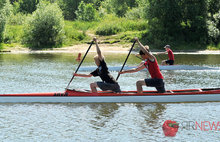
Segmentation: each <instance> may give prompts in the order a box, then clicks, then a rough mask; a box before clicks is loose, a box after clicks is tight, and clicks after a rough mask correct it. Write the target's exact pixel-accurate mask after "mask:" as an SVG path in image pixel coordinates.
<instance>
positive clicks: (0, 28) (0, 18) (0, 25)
mask: <svg viewBox="0 0 220 142" xmlns="http://www.w3.org/2000/svg"><path fill="white" fill-rule="evenodd" d="M5 24H6V18H5V16H4V15H3V14H2V13H0V42H2V41H3V37H4V31H5Z"/></svg>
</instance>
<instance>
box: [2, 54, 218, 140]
mask: <svg viewBox="0 0 220 142" xmlns="http://www.w3.org/2000/svg"><path fill="white" fill-rule="evenodd" d="M77 55H78V53H76V52H72V53H47V52H42V53H2V54H0V88H1V89H0V94H8V93H32V92H57V91H64V90H65V88H66V86H67V84H68V83H69V81H70V79H71V78H72V74H73V73H74V72H75V70H76V68H77V67H78V65H79V63H78V62H77V61H76V60H75V59H76V58H77ZM94 55H95V53H94V52H91V53H89V54H88V55H87V57H86V58H85V61H84V62H83V64H82V66H95V63H94V60H93V56H94ZM104 55H105V58H106V62H107V64H108V65H109V66H114V65H117V66H119V65H122V64H123V62H124V60H125V58H126V56H127V53H115V52H109V53H107V52H106V53H104ZM156 57H157V60H158V62H159V63H160V62H161V59H160V58H159V57H158V56H156ZM161 57H162V58H164V59H166V58H167V55H161ZM219 57H220V55H218V54H175V59H176V62H175V63H176V64H179V65H193V66H202V67H214V68H219V65H220V60H219ZM139 63H140V59H138V58H136V57H134V54H133V53H132V54H131V55H130V57H129V58H128V61H127V63H126V65H138V64H139ZM161 72H162V74H163V76H164V81H165V88H166V89H167V90H172V89H192V88H209V87H220V83H219V79H220V70H201V71H192V70H191V71H184V70H182V71H164V70H163V71H161ZM78 73H89V72H78ZM111 74H112V75H113V76H114V77H115V78H116V77H117V75H118V74H117V72H111ZM145 77H150V75H149V73H148V72H144V71H142V72H137V73H132V74H123V75H120V77H119V79H118V82H119V84H120V86H121V89H122V90H136V86H135V82H136V80H138V79H142V78H145ZM99 80H100V79H99V78H98V77H91V78H81V77H75V78H74V79H73V81H72V83H71V86H70V88H80V89H90V87H89V84H90V82H94V81H99ZM144 90H155V89H154V88H150V87H144ZM219 112H220V102H202V103H199V102H193V103H0V131H1V133H0V139H1V140H2V141H22V142H23V141H65V142H66V141H83V142H90V141H91V142H96V141H106V142H112V141H114V142H124V141H126V142H137V141H141V142H142V141H210V140H212V141H219V139H220V135H219V131H220V124H219V123H220V119H219V118H220V113H219ZM165 120H174V121H176V122H177V123H179V124H180V126H179V129H178V132H177V134H176V136H175V137H166V136H164V134H163V130H162V125H163V123H164V121H165ZM203 124H204V125H203Z"/></svg>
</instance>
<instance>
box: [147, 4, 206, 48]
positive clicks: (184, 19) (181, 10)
mask: <svg viewBox="0 0 220 142" xmlns="http://www.w3.org/2000/svg"><path fill="white" fill-rule="evenodd" d="M145 9H146V15H145V18H146V19H148V20H149V33H150V35H149V36H148V35H146V36H147V38H148V40H149V41H151V43H160V41H161V43H165V42H168V43H169V42H179V43H180V42H196V43H197V44H206V42H207V41H206V16H207V15H206V2H205V0H184V1H176V0H164V1H161V0H150V1H149V6H147V7H146V8H145ZM192 13H193V14H192ZM161 46H162V45H161Z"/></svg>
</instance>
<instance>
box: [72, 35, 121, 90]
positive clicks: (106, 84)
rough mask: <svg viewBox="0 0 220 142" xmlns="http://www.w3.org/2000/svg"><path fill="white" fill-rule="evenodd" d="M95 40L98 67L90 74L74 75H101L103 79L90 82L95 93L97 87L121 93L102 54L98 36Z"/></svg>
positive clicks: (80, 75) (95, 58) (76, 74)
mask: <svg viewBox="0 0 220 142" xmlns="http://www.w3.org/2000/svg"><path fill="white" fill-rule="evenodd" d="M93 41H94V42H95V43H96V51H97V55H96V56H95V57H94V60H95V63H96V65H97V66H98V68H97V69H96V70H94V71H93V72H91V73H90V74H78V73H75V74H73V75H74V76H79V77H91V76H100V78H101V79H102V81H97V82H93V83H91V84H90V87H91V90H92V92H94V93H97V89H96V87H99V88H100V89H101V90H102V91H107V90H112V91H113V92H115V93H120V92H121V89H120V86H119V85H118V82H117V81H116V80H115V79H114V77H113V76H112V75H111V74H110V73H109V71H108V67H107V65H106V63H105V60H104V56H103V55H102V53H101V50H100V49H99V46H98V43H97V39H96V37H94V38H93Z"/></svg>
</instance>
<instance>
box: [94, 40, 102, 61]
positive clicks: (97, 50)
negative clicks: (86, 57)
mask: <svg viewBox="0 0 220 142" xmlns="http://www.w3.org/2000/svg"><path fill="white" fill-rule="evenodd" d="M93 41H94V42H95V44H96V52H97V54H98V58H99V60H100V61H102V60H103V55H102V52H101V50H100V48H99V45H98V43H97V39H96V37H94V38H93Z"/></svg>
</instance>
